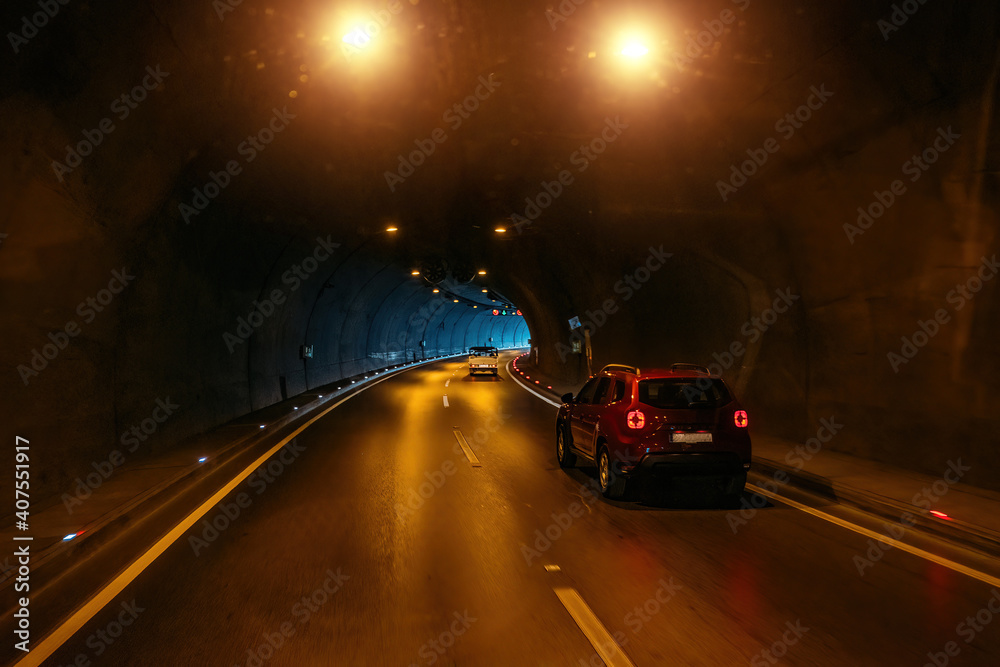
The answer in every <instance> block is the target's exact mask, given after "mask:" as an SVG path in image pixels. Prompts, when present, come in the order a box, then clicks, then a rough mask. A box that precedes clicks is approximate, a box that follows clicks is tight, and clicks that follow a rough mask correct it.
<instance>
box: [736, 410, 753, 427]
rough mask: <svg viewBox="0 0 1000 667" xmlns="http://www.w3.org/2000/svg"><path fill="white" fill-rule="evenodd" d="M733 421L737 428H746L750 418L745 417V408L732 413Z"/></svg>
mask: <svg viewBox="0 0 1000 667" xmlns="http://www.w3.org/2000/svg"><path fill="white" fill-rule="evenodd" d="M733 423H734V424H736V426H737V428H746V427H747V426H749V425H750V420H749V419H748V418H747V411H746V410H737V411H736V412H735V413H733Z"/></svg>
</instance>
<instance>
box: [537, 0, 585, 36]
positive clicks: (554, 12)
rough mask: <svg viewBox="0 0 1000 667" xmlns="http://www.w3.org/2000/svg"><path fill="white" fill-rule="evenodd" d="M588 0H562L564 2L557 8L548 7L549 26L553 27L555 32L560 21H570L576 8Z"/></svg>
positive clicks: (546, 10)
mask: <svg viewBox="0 0 1000 667" xmlns="http://www.w3.org/2000/svg"><path fill="white" fill-rule="evenodd" d="M586 1H587V0H562V2H560V3H559V5H558V6H557V7H556V8H555V9H553V8H552V7H546V8H545V18H546V19H548V21H549V27H550V28H552V31H553V32H555V30H556V28H558V27H559V24H560V23H565V22H566V21H568V20H569V17H570V16H572V15H573V13H574V12H576V8H577V7H579V6H580V5H582V4H583V3H585V2H586Z"/></svg>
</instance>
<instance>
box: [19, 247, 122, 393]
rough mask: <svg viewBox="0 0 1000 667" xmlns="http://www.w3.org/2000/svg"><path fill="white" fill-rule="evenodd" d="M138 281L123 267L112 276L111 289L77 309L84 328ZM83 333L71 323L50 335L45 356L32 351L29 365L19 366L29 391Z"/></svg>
mask: <svg viewBox="0 0 1000 667" xmlns="http://www.w3.org/2000/svg"><path fill="white" fill-rule="evenodd" d="M133 280H135V276H133V275H131V274H130V273H129V272H128V267H124V266H123V267H122V270H121V271H118V270H114V271H112V272H111V279H110V280H109V281H108V286H107V287H106V288H104V289H101V290H99V291H98V292H97V294H95V295H94V296H89V297H87V298H86V299H84V300H83V301H81V302H80V303H79V304H78V305H77V307H76V314H77V315H79V316H80V317H81V318H82V319H83V323H84V324H90V323H91V322H93V321H94V320H95V319H96V318H97V314H98V313H102V312H104V309H105V308H107V307H108V306H109V305H111V302H112V301H114V299H115V297H116V296H117V295H119V294H121V293H122V292H123V291H124V290H125V288H126V287H128V285H129V283H131V282H132V281H133ZM81 331H83V329H82V328H81V326H80V324H79V323H78V322H77V321H76V320H69V321H68V322H66V324H64V325H63V327H62V329H59V330H56V331H50V332H49V334H48V339H49V341H50V342H48V343H45V344H44V345H42V350H41V352H39V351H38V348H32V350H31V359H30V360H29V361H28V363H27V364H18V366H17V374H18V375H19V376H20V377H21V382H23V383H24V386H25V387H27V386H28V383H29V381H30V380H31V378H35V377H38V374H39V373H41V372H42V371H44V370H45V369H46V368H48V367H49V364H50V363H51V362H53V361H55V359H56V357H58V356H59V353H60V352H62V351H63V350H65V349H66V348H67V347H68V346H69V342H70V339H71V338H76V337H77V336H79V335H80V332H81Z"/></svg>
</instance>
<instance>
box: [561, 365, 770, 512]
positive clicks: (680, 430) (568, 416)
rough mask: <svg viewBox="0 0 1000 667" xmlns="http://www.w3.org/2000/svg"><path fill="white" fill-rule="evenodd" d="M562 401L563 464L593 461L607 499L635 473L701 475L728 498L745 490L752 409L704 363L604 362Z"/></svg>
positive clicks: (620, 491) (622, 488) (617, 495)
mask: <svg viewBox="0 0 1000 667" xmlns="http://www.w3.org/2000/svg"><path fill="white" fill-rule="evenodd" d="M562 400H563V405H562V406H561V407H560V408H559V413H558V415H557V417H556V456H557V457H558V459H559V465H560V466H562V467H564V468H569V467H572V466H574V465H576V459H577V457H578V456H582V457H584V458H586V459H590V460H592V461H594V462H595V463H596V464H597V473H598V481H599V482H600V485H601V491H602V492H603V493H604V496H605V497H607V498H620V497H622V495H624V493H625V486H626V483H627V481H628V480H629V479H633V478H637V477H645V478H648V479H655V478H671V477H674V476H687V477H690V478H703V479H704V480H705V481H706V482H711V483H715V484H717V485H718V486H719V488H720V490H721V491H722V492H723V493H724V494H725V495H726V497H727V499H728V500H730V501H734V500H738V499H739V497H740V495H741V494H742V493H743V487H744V486H745V485H746V480H747V471H748V470H749V469H750V452H751V447H750V434H749V433H748V429H747V425H748V420H747V413H746V411H745V410H743V408H742V407H741V406H740V404H739V402H738V401H737V400H736V398H735V397H734V396H733V393H732V392H731V391H730V390H729V387H728V386H726V383H725V382H723V380H722V378H721V377H718V376H712V375H711V374H710V373H709V371H708V369H707V368H705V367H704V366H696V365H694V364H674V365H673V366H671V367H670V368H669V369H644V370H642V371H640V370H639V369H638V368H635V367H633V366H621V365H617V364H615V365H610V366H605V367H604V368H603V369H601V371H600V372H599V373H597V374H596V375H594V376H593V377H591V378H590V380H588V381H587V383H586V384H585V385H583V388H582V389H581V390H580V391H579V393H578V394H577V395H576V396H575V397H574V396H573V394H566V395H564V396H563V397H562Z"/></svg>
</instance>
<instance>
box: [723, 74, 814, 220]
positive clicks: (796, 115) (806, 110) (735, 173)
mask: <svg viewBox="0 0 1000 667" xmlns="http://www.w3.org/2000/svg"><path fill="white" fill-rule="evenodd" d="M809 92H810V93H811V94H810V95H809V97H807V98H806V101H805V102H804V103H803V104H802V105H801V106H799V107H798V108H797V109H795V111H793V112H792V113H787V114H785V115H784V116H782V117H781V118H779V119H778V120H777V121H775V123H774V131H775V132H777V133H778V134H779V135H781V137H782V139H784V140H785V141H788V140H789V139H791V138H792V137H794V136H795V133H796V131H798V130H801V129H802V128H803V127H804V126H805V124H806V123H808V122H809V121H810V120H811V119H812V117H813V112H815V111H819V110H820V109H822V108H823V106H824V105H825V104H826V103H827V102H828V101H829V99H830V98H831V97H833V93H831V92H830V91H829V90H827V89H826V84H825V83H824V84H821V85H820V87H819V88H817V87H816V86H810V88H809ZM780 150H781V142H779V141H778V140H777V139H776V138H775V137H768V138H767V139H766V140H765V141H764V143H763V146H762V147H761V148H748V149H747V151H746V153H747V156H749V159H748V160H744V161H743V162H740V163H738V164H737V163H733V164H732V165H731V166H730V168H729V178H728V179H727V180H719V181H716V183H715V187H716V188H717V189H718V191H719V196H720V197H722V201H728V200H729V197H730V196H731V195H734V194H736V193H737V192H738V191H739V189H740V188H741V187H743V186H744V185H746V184H747V182H748V181H749V179H750V178H751V177H752V176H754V174H756V173H757V172H758V171H759V170H760V169H761V168H763V166H764V165H765V164H767V161H768V160H769V159H770V158H771V156H772V155H774V154H775V153H777V152H778V151H780Z"/></svg>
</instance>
